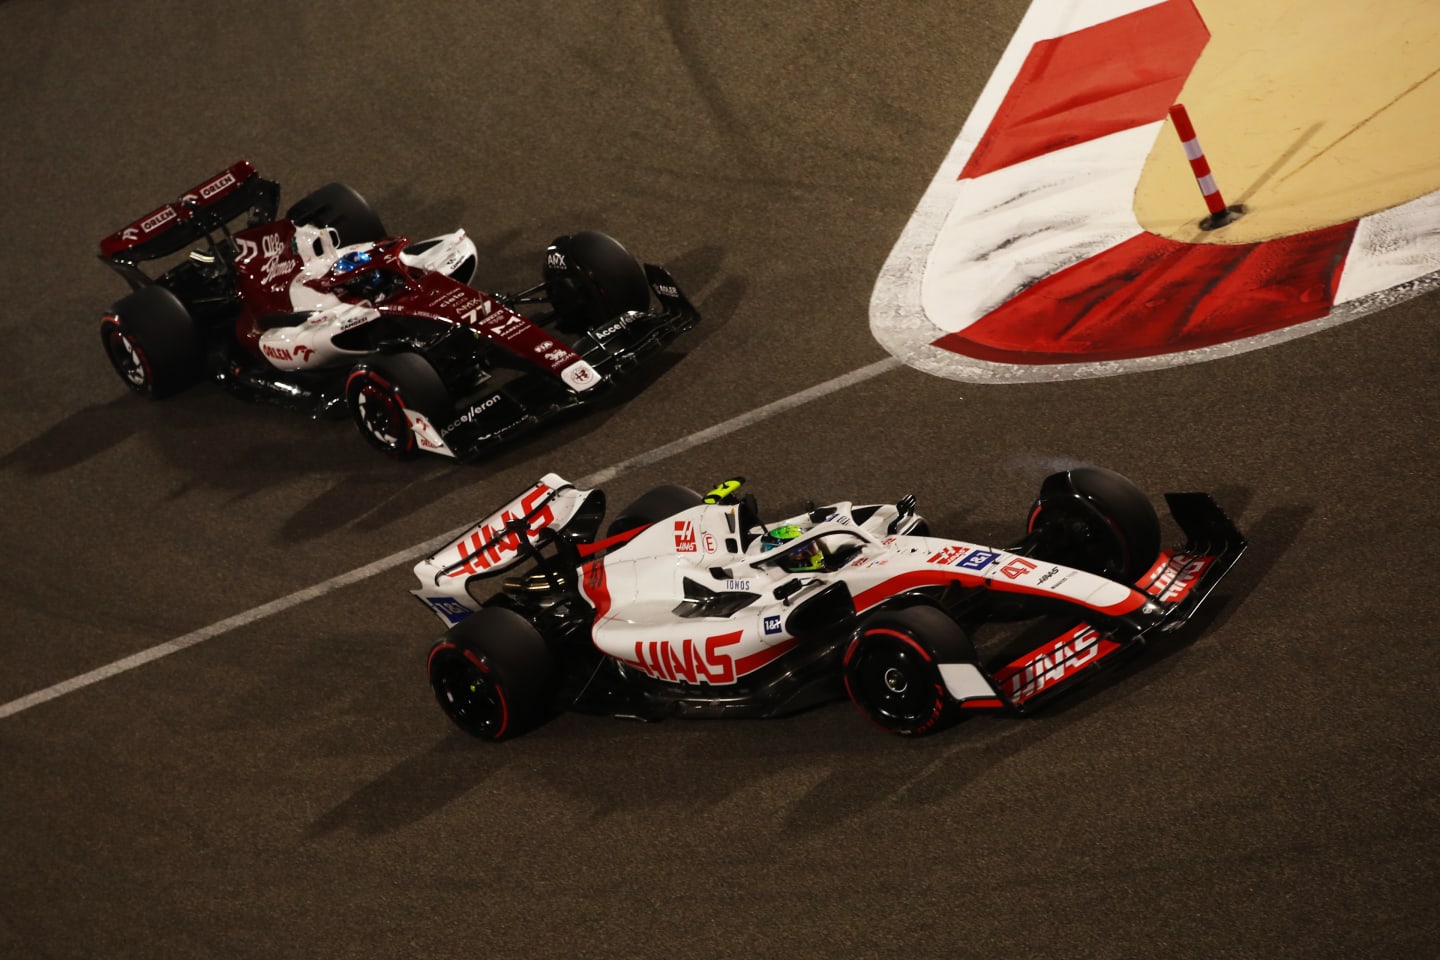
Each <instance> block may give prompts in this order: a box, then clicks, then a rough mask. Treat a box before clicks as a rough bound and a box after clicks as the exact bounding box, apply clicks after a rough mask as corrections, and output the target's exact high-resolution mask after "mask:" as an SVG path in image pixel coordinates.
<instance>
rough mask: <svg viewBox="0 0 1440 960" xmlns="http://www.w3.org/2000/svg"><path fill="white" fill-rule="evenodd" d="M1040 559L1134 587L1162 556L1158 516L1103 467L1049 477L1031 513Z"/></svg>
mask: <svg viewBox="0 0 1440 960" xmlns="http://www.w3.org/2000/svg"><path fill="white" fill-rule="evenodd" d="M1026 533H1027V535H1033V536H1038V537H1039V538H1040V543H1041V547H1040V549H1039V550H1037V551H1036V553H1035V554H1034V556H1035V557H1037V558H1039V559H1044V560H1048V561H1050V562H1052V563H1063V564H1065V565H1066V566H1071V567H1077V568H1079V569H1081V570H1085V571H1088V572H1090V573H1094V574H1099V575H1100V576H1102V577H1109V578H1111V579H1113V580H1119V581H1120V582H1122V583H1134V582H1135V581H1136V580H1137V579H1138V578H1139V577H1140V576H1142V575H1143V574H1144V573H1145V571H1146V570H1148V569H1149V568H1150V566H1151V564H1153V563H1154V562H1155V558H1156V557H1157V556H1159V554H1160V517H1159V516H1158V515H1157V514H1156V512H1155V508H1154V506H1152V505H1151V503H1150V499H1149V498H1148V497H1146V496H1145V494H1144V492H1143V491H1141V490H1140V488H1139V487H1137V486H1135V484H1134V483H1132V482H1131V481H1130V480H1129V479H1128V478H1126V477H1124V476H1121V475H1120V474H1118V473H1115V472H1114V471H1113V470H1105V469H1103V468H1101V467H1075V468H1073V469H1070V470H1066V471H1064V472H1063V473H1056V474H1051V475H1050V476H1049V477H1047V478H1045V481H1044V483H1043V484H1041V487H1040V497H1039V499H1037V500H1036V501H1035V504H1034V506H1032V507H1031V508H1030V519H1029V522H1028V525H1027V527H1026Z"/></svg>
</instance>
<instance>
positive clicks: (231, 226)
mask: <svg viewBox="0 0 1440 960" xmlns="http://www.w3.org/2000/svg"><path fill="white" fill-rule="evenodd" d="M279 199H280V188H279V185H278V184H276V183H275V182H273V181H271V180H266V179H264V178H262V177H260V176H259V175H258V174H257V173H256V172H255V168H254V167H252V166H251V165H250V164H249V163H247V162H244V161H241V162H239V163H236V164H235V165H234V166H231V167H230V168H229V169H227V170H225V171H223V172H221V173H219V174H217V175H215V176H213V177H211V178H210V179H208V180H206V181H204V182H203V183H200V184H197V185H196V186H195V187H194V188H193V189H192V190H190V191H189V192H187V193H186V194H185V195H184V196H182V197H181V198H180V199H179V200H177V201H175V202H173V203H169V204H166V205H165V206H163V207H160V208H159V209H158V210H155V211H154V212H152V213H149V214H147V215H145V216H143V217H141V218H140V219H138V220H136V221H135V222H134V223H132V224H130V225H129V226H128V227H126V228H124V229H123V230H120V231H119V232H117V233H114V234H111V235H110V236H108V237H106V238H105V239H104V240H102V241H101V243H100V258H101V259H102V260H103V261H104V262H105V263H106V264H108V265H109V266H111V267H112V268H114V269H115V270H116V271H117V272H118V273H119V274H120V275H121V276H122V277H124V278H125V280H126V281H127V282H128V283H129V284H130V287H131V290H132V292H131V293H130V295H129V296H126V297H125V298H123V299H121V300H120V301H118V302H117V303H115V304H114V306H112V307H111V309H110V311H109V312H108V313H106V314H105V316H104V317H103V319H102V321H101V325H100V334H101V340H102V342H103V344H104V347H105V352H106V354H107V356H108V357H109V358H110V362H111V364H112V365H113V366H114V367H115V370H116V372H117V373H119V375H120V378H121V379H122V380H123V381H124V382H125V383H126V385H128V386H129V387H130V388H131V389H132V390H134V391H135V392H136V393H139V394H142V395H144V396H147V397H162V396H165V395H168V394H172V393H175V392H177V391H179V390H182V389H184V388H185V387H187V386H189V385H190V384H192V383H195V382H196V381H198V380H201V379H205V378H207V377H208V378H210V379H212V380H215V381H218V382H219V383H221V384H223V385H224V386H226V387H228V388H230V389H231V390H233V391H234V392H236V393H239V394H241V395H243V396H246V397H248V398H250V399H260V400H267V401H272V402H277V403H281V404H285V405H289V406H294V407H298V408H300V409H302V410H306V411H309V412H310V413H311V414H313V415H315V416H320V415H322V414H330V413H337V414H339V415H344V413H345V412H346V411H347V410H348V412H349V415H350V416H351V417H352V418H353V419H354V421H355V424H356V425H357V426H358V427H359V428H360V432H361V433H362V434H363V435H364V436H365V437H366V439H368V440H369V441H370V442H371V443H372V444H374V445H375V446H376V447H379V448H380V449H381V450H383V451H385V452H387V453H390V454H392V455H395V456H400V457H405V456H410V455H413V454H415V453H418V452H420V451H429V452H431V453H437V454H441V455H444V456H449V457H458V458H462V459H464V458H470V457H474V456H475V455H477V454H478V453H480V452H482V451H483V450H485V449H486V448H488V447H490V446H492V445H494V444H496V443H499V442H501V441H504V440H507V439H509V438H511V437H513V436H515V435H516V434H518V433H520V432H522V431H525V430H527V429H529V428H530V427H532V426H534V425H536V424H538V423H540V422H541V421H544V420H546V419H547V418H550V417H552V416H554V415H556V414H558V413H560V412H562V411H565V410H569V409H571V408H574V407H579V406H581V405H583V404H586V403H589V402H592V401H593V400H594V399H595V398H597V397H599V396H601V395H603V394H604V393H606V388H608V387H610V386H611V385H613V384H614V383H615V382H616V381H617V380H619V379H621V378H622V377H624V375H625V374H627V373H629V372H630V371H631V370H632V369H634V368H635V367H636V365H637V364H638V363H639V362H640V361H642V360H643V359H644V358H645V357H647V356H649V355H651V354H654V353H656V352H658V351H659V350H660V349H661V348H663V347H664V346H665V345H666V344H668V343H669V342H671V341H672V340H674V339H675V338H676V337H677V336H679V334H680V333H682V332H683V331H685V330H687V329H689V328H690V327H691V326H693V325H694V324H695V323H696V321H697V320H699V314H698V313H697V312H696V311H695V308H694V307H693V306H692V305H691V303H690V301H689V300H688V299H687V298H686V297H685V295H684V293H682V292H681V291H680V288H679V287H678V286H677V285H676V283H675V281H674V279H673V278H671V276H670V275H669V274H668V273H666V272H665V270H664V269H662V268H661V267H657V266H654V265H653V264H646V265H644V266H641V264H640V263H638V262H637V261H636V260H635V259H634V258H633V257H632V256H631V255H630V254H629V253H628V252H626V250H625V248H624V247H622V246H621V245H620V244H619V243H617V242H616V241H615V240H613V239H611V238H610V237H608V236H606V235H604V234H601V233H594V232H582V233H576V234H573V235H568V236H563V237H559V238H557V239H556V240H555V241H554V243H552V244H551V245H550V247H549V249H548V250H546V252H545V261H544V272H543V281H542V282H541V283H539V284H537V285H536V286H534V287H532V288H530V289H528V290H523V291H520V292H519V293H511V294H497V293H482V292H481V291H479V290H476V289H474V288H473V287H471V286H470V285H469V284H470V280H471V277H472V276H473V274H474V272H475V267H476V262H477V255H476V249H475V244H474V242H473V241H472V240H470V238H468V237H467V236H466V235H465V232H464V231H463V230H459V231H456V232H454V233H451V234H446V235H444V236H440V237H433V238H431V239H427V240H421V241H418V242H411V240H409V239H408V238H406V237H393V236H390V235H389V234H388V233H387V232H386V230H385V228H384V227H383V226H382V225H381V222H380V219H379V217H378V216H376V214H375V213H374V211H373V210H371V208H370V207H369V205H368V204H367V203H366V202H365V200H364V199H363V198H362V197H361V196H360V195H359V194H358V193H356V192H355V191H354V190H352V189H350V188H349V187H347V186H345V185H343V184H338V183H337V184H330V185H329V186H326V187H322V188H321V189H319V190H317V191H315V192H314V193H312V194H310V195H309V196H306V197H304V198H303V199H301V200H300V201H299V202H297V203H296V204H294V205H293V206H291V207H290V208H289V209H288V210H287V212H286V214H285V216H284V217H277V216H276V210H277V208H278V205H279ZM242 218H243V222H242ZM187 248H188V253H184V254H183V255H182V252H183V251H186V250H187ZM162 258H169V259H170V260H172V261H177V262H175V263H174V265H173V266H171V267H170V268H169V269H167V270H165V272H164V273H162V274H160V275H159V276H158V277H157V278H155V279H153V280H152V279H151V278H150V277H149V276H148V275H147V274H146V273H145V272H144V271H142V270H141V268H140V264H141V263H142V262H144V261H150V260H157V259H162ZM652 304H654V306H653V308H652Z"/></svg>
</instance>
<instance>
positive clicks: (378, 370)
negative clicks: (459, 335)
mask: <svg viewBox="0 0 1440 960" xmlns="http://www.w3.org/2000/svg"><path fill="white" fill-rule="evenodd" d="M345 400H346V402H347V403H348V404H349V407H350V417H351V419H352V420H354V421H355V426H356V428H357V429H359V431H360V434H361V435H362V436H363V437H364V438H365V439H366V440H367V441H368V442H369V443H370V445H371V446H373V447H375V448H376V449H377V450H380V451H381V452H383V453H387V454H389V455H390V456H392V457H396V458H399V459H401V460H405V459H409V458H410V457H413V456H415V455H416V454H418V453H419V452H420V450H421V449H422V447H423V446H424V443H423V441H422V440H421V438H420V437H417V436H416V434H415V431H414V429H412V428H411V426H410V421H409V418H408V417H407V416H406V411H407V410H410V411H413V412H415V413H419V414H422V415H424V417H425V418H426V419H427V420H429V421H430V423H431V425H432V426H434V427H435V429H436V430H439V429H440V428H441V427H443V426H445V425H446V424H448V423H449V422H450V420H451V419H452V418H453V416H454V403H453V402H452V401H451V399H450V393H449V391H448V390H446V389H445V383H444V381H442V380H441V379H440V375H439V374H438V373H436V372H435V368H434V367H432V366H431V365H430V361H428V360H426V359H425V358H424V357H422V356H421V355H420V354H418V353H392V354H382V355H380V356H377V357H372V358H371V359H369V360H366V361H365V362H364V363H362V364H359V365H357V366H356V367H355V369H354V370H352V371H351V372H350V376H349V378H348V379H347V380H346V381H345Z"/></svg>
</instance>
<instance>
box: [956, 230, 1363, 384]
mask: <svg viewBox="0 0 1440 960" xmlns="http://www.w3.org/2000/svg"><path fill="white" fill-rule="evenodd" d="M1355 227H1356V221H1353V220H1352V221H1350V222H1348V223H1341V224H1336V225H1335V226H1333V227H1326V228H1324V229H1321V230H1312V231H1309V232H1308V233H1299V234H1295V235H1293V236H1289V237H1280V238H1278V239H1275V240H1266V241H1263V242H1261V243H1245V244H1218V243H1202V244H1190V243H1181V242H1180V241H1178V240H1169V239H1166V238H1164V237H1157V236H1155V235H1154V234H1151V233H1142V234H1140V235H1139V236H1136V237H1132V238H1131V239H1129V240H1127V241H1125V242H1124V243H1121V244H1117V245H1116V246H1114V247H1111V248H1110V249H1108V250H1105V251H1103V252H1102V253H1099V254H1096V255H1095V256H1093V257H1090V258H1088V259H1086V260H1082V261H1081V262H1080V263H1077V264H1074V265H1072V266H1070V267H1067V268H1066V269H1064V270H1061V271H1059V272H1058V273H1054V274H1051V275H1050V276H1048V277H1046V278H1045V279H1043V280H1040V281H1039V282H1037V283H1034V284H1032V285H1031V286H1029V287H1027V288H1025V289H1024V290H1023V291H1021V292H1020V293H1019V294H1018V295H1017V296H1015V297H1013V298H1012V299H1010V300H1009V301H1008V302H1006V303H1004V304H1002V305H1001V306H999V307H997V308H996V309H995V310H992V311H991V312H990V313H988V314H986V315H985V316H984V317H981V318H980V319H979V320H977V321H975V322H974V323H973V324H971V325H970V326H968V327H966V328H965V329H964V330H962V331H960V332H958V333H951V334H946V335H945V336H943V337H941V338H940V339H938V340H936V341H935V342H934V345H935V346H937V347H941V348H943V349H945V350H950V351H952V352H954V353H958V354H962V355H964V356H967V357H974V358H976V359H977V360H987V361H991V362H996V363H1033V364H1041V363H1078V362H1083V361H1090V360H1127V359H1132V358H1135V357H1148V356H1154V355H1156V354H1161V353H1175V352H1178V351H1182V350H1195V349H1198V348H1200V347H1208V346H1211V345H1213V344H1216V343H1225V342H1228V341H1231V340H1238V339H1241V338H1243V337H1252V336H1255V335H1257V334H1261V333H1269V332H1270V331H1272V330H1280V329H1283V328H1285V327H1290V326H1294V325H1295V324H1297V323H1304V322H1306V321H1308V320H1314V319H1317V318H1319V317H1323V316H1325V315H1327V314H1328V313H1329V312H1330V308H1331V306H1332V305H1333V304H1334V301H1335V290H1336V287H1337V286H1338V285H1339V282H1340V271H1341V269H1342V268H1343V267H1344V266H1345V255H1346V254H1347V253H1348V252H1349V249H1350V242H1351V240H1352V238H1353V237H1354V235H1355Z"/></svg>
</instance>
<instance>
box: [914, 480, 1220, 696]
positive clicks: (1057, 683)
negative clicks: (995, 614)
mask: <svg viewBox="0 0 1440 960" xmlns="http://www.w3.org/2000/svg"><path fill="white" fill-rule="evenodd" d="M1165 500H1166V502H1167V504H1168V505H1169V507H1170V513H1171V515H1172V516H1174V517H1175V520H1176V522H1177V523H1179V525H1180V528H1181V530H1183V531H1184V533H1185V537H1186V540H1185V544H1184V546H1182V547H1180V548H1178V549H1174V550H1163V551H1161V554H1160V556H1159V558H1158V559H1157V560H1156V561H1155V563H1154V564H1153V565H1152V566H1151V567H1150V569H1149V570H1147V571H1146V573H1145V574H1144V575H1143V576H1142V577H1140V579H1139V580H1137V581H1136V582H1135V584H1134V585H1133V586H1134V589H1136V590H1138V591H1140V592H1142V593H1144V594H1145V595H1146V596H1148V597H1150V598H1151V600H1152V602H1150V603H1148V604H1147V605H1146V609H1145V610H1143V611H1141V612H1140V613H1139V614H1137V615H1132V616H1130V617H1127V618H1126V620H1125V622H1122V623H1119V624H1117V623H1091V622H1088V621H1080V622H1078V623H1074V624H1071V625H1069V626H1067V627H1066V628H1065V629H1064V630H1062V631H1060V632H1059V633H1058V634H1056V635H1054V636H1052V637H1050V638H1049V639H1047V640H1045V641H1044V642H1043V643H1040V644H1038V645H1037V646H1035V647H1033V648H1032V649H1030V650H1027V651H1026V652H1025V653H1023V654H1021V655H1020V656H1018V657H1014V658H1013V659H1009V660H1007V661H1005V662H1002V663H997V664H989V665H982V666H981V670H980V672H981V673H982V674H983V675H984V676H985V677H986V679H987V680H988V682H989V686H990V687H991V691H990V695H987V694H986V693H985V692H984V691H977V690H976V689H975V687H974V684H973V683H972V684H968V685H967V686H966V688H965V689H964V690H963V691H961V690H952V691H951V693H952V696H954V697H955V699H957V700H960V701H961V702H960V707H961V709H964V710H1009V711H1013V712H1017V713H1027V712H1029V711H1031V710H1034V709H1035V708H1037V707H1039V706H1040V705H1041V704H1042V703H1044V702H1046V701H1048V700H1050V699H1052V698H1053V697H1055V696H1058V695H1060V694H1061V693H1063V692H1065V691H1067V690H1069V689H1070V688H1072V687H1075V686H1079V685H1080V684H1081V683H1084V682H1086V681H1088V680H1090V679H1092V678H1094V677H1095V676H1096V675H1097V674H1098V673H1099V672H1100V670H1102V669H1103V668H1105V667H1108V666H1110V665H1112V664H1113V663H1115V662H1118V661H1119V660H1121V659H1122V657H1121V656H1120V654H1121V653H1122V652H1125V651H1134V650H1137V649H1139V648H1141V647H1143V646H1144V645H1145V644H1146V642H1147V641H1148V640H1150V639H1151V638H1152V637H1154V636H1155V635H1157V634H1162V633H1169V632H1171V631H1174V630H1178V629H1179V628H1180V627H1182V626H1184V625H1185V624H1186V623H1187V622H1189V621H1190V619H1191V618H1192V617H1194V615H1195V612H1196V611H1197V610H1198V609H1199V608H1200V605H1201V604H1202V603H1204V601H1205V600H1206V598H1208V597H1209V596H1210V594H1211V592H1212V591H1213V590H1214V589H1215V587H1216V586H1217V585H1218V584H1219V583H1220V581H1221V580H1222V579H1223V578H1224V577H1225V575H1226V574H1227V573H1229V572H1230V568H1231V567H1233V566H1234V565H1235V561H1237V560H1239V559H1240V555H1241V554H1243V553H1244V552H1245V548H1246V542H1245V538H1244V537H1243V536H1242V535H1241V534H1240V531H1239V530H1238V529H1237V528H1236V527H1235V524H1234V523H1233V522H1232V521H1231V520H1230V518H1229V517H1228V516H1226V515H1225V512H1224V511H1223V510H1221V509H1220V507H1219V505H1218V504H1216V503H1215V501H1214V500H1213V499H1211V497H1210V496H1209V495H1208V494H1204V493H1168V494H1166V495H1165ZM942 672H943V666H942Z"/></svg>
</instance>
